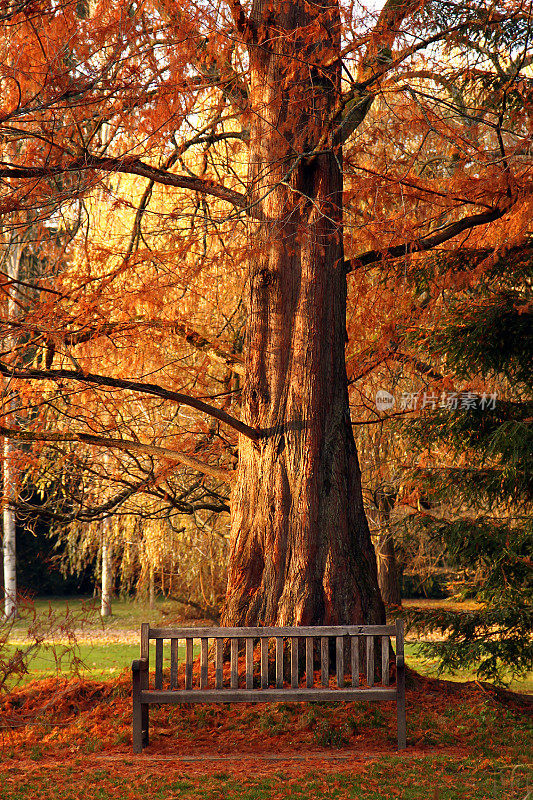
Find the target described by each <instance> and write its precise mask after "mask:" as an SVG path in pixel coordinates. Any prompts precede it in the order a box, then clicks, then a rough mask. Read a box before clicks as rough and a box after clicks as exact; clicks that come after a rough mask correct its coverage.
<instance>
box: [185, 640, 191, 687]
mask: <svg viewBox="0 0 533 800" xmlns="http://www.w3.org/2000/svg"><path fill="white" fill-rule="evenodd" d="M192 645H193V642H192V638H191V637H188V638H187V639H185V688H186V689H192V654H193V647H192Z"/></svg>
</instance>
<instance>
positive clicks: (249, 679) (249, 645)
mask: <svg viewBox="0 0 533 800" xmlns="http://www.w3.org/2000/svg"><path fill="white" fill-rule="evenodd" d="M246 688H247V689H253V688H254V640H253V639H246Z"/></svg>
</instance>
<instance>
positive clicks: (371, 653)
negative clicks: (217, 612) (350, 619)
mask: <svg viewBox="0 0 533 800" xmlns="http://www.w3.org/2000/svg"><path fill="white" fill-rule="evenodd" d="M332 638H333V639H334V640H335V642H334V644H333V643H331V645H330V640H331V639H332ZM391 638H394V639H395V640H396V647H395V651H396V670H395V673H396V680H395V683H394V684H393V685H390V669H389V653H390V639H391ZM151 639H153V640H155V670H154V677H153V688H150V687H149V684H150V673H149V666H150V640H151ZM180 640H185V668H184V670H181V671H180V673H179V675H178V644H179V641H180ZM195 640H199V642H200V669H199V671H198V672H199V674H197V675H194V674H193V663H194V661H193V643H194V641H195ZM380 640H381V641H380ZM165 641H167V642H169V643H170V671H169V672H168V671H165V672H164V671H163V643H164V642H165ZM210 642H211V643H212V644H213V643H214V646H211V648H210V646H209V643H210ZM271 643H272V644H271ZM289 643H290V660H289V657H288V652H289ZM403 644H404V639H403V622H402V621H401V620H397V621H396V624H395V625H341V626H334V627H332V626H329V627H328V626H322V627H318V626H317V627H297V628H151V627H150V625H149V624H148V623H144V624H143V625H142V626H141V658H140V659H137V660H135V661H134V662H133V664H132V675H133V752H134V753H140V752H142V748H143V747H145V746H146V745H147V744H148V728H149V708H150V705H152V704H164V703H173V704H176V703H224V702H226V703H227V702H231V703H235V702H245V703H269V702H285V701H292V700H296V701H302V700H307V701H309V700H310V701H325V700H334V701H339V700H367V701H378V700H395V701H396V710H397V720H398V749H399V750H402V749H404V748H405V740H406V716H405V666H404V664H405V662H404V646H403ZM257 645H259V647H257ZM301 647H302V649H300V648H301ZM330 647H332V648H333V650H332V652H334V654H335V672H336V675H335V677H333V676H331V675H330ZM303 648H305V649H303ZM377 648H379V649H377ZM210 652H211V658H212V659H213V666H214V673H213V672H212V673H211V681H209V674H208V659H209V657H210ZM224 652H226V653H228V652H229V656H230V664H229V672H228V671H227V670H226V674H224V669H223V665H224ZM239 653H241V654H244V656H242V655H241V657H239ZM254 653H257V655H258V658H257V663H255V662H254ZM318 653H319V656H320V680H319V681H318V680H316V679H315V672H314V666H315V657H316V656H315V654H317V655H318ZM284 654H285V662H286V663H285V670H284ZM304 654H305V681H304V680H303V674H302V675H300V672H303V669H302V667H303V665H304ZM299 655H300V656H301V658H299ZM269 656H270V657H269ZM361 658H362V659H363V660H364V662H365V677H364V678H363V681H362V682H361V679H360V678H361V675H360V671H359V665H360V660H361ZM345 661H349V662H350V663H349V664H345ZM239 665H241V669H239ZM254 665H255V674H254ZM243 666H244V670H243V669H242V667H243ZM376 666H377V667H378V669H377V672H378V673H379V672H380V673H381V677H380V681H379V683H378V682H377V681H376V680H375V677H376ZM289 667H290V670H289ZM347 673H348V675H349V678H348V680H347V677H346V675H347ZM178 677H179V680H178ZM210 682H211V684H213V683H214V685H209V683H210ZM304 683H305V685H303V684H304ZM316 683H318V685H315V684H316ZM332 683H333V684H334V685H333V686H332V685H331V684H332ZM179 684H181V685H179Z"/></svg>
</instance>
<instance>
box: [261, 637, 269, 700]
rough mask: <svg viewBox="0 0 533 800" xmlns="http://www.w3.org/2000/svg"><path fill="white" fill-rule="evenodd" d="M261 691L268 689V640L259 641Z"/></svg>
mask: <svg viewBox="0 0 533 800" xmlns="http://www.w3.org/2000/svg"><path fill="white" fill-rule="evenodd" d="M261 689H268V639H261Z"/></svg>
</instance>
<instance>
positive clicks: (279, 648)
mask: <svg viewBox="0 0 533 800" xmlns="http://www.w3.org/2000/svg"><path fill="white" fill-rule="evenodd" d="M276 689H283V637H282V636H276Z"/></svg>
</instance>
